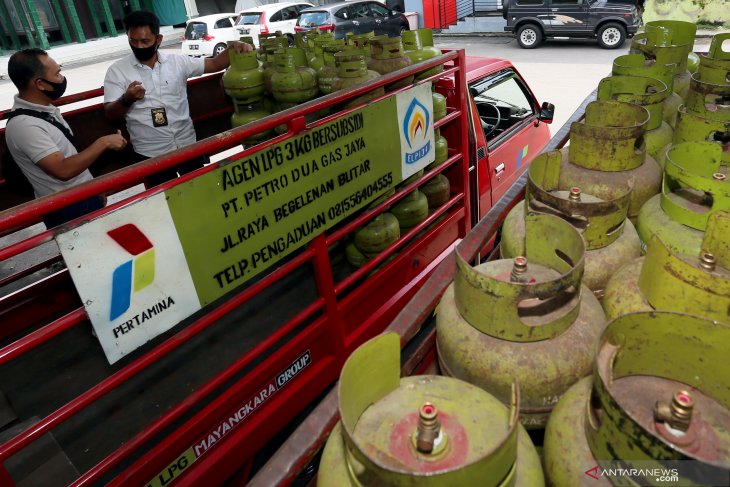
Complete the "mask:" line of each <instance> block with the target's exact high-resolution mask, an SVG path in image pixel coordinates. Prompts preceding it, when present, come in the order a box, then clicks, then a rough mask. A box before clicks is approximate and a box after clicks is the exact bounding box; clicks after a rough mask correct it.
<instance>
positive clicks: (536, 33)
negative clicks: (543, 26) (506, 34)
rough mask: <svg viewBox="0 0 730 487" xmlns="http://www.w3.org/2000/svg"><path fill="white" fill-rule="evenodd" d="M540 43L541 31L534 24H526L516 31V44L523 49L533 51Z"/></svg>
mask: <svg viewBox="0 0 730 487" xmlns="http://www.w3.org/2000/svg"><path fill="white" fill-rule="evenodd" d="M541 42H542V31H541V30H540V28H539V27H538V26H536V25H534V24H526V25H523V26H522V27H520V28H519V30H518V31H517V43H518V44H519V45H520V47H521V48H523V49H534V48H536V47H537V46H539V45H540V43H541Z"/></svg>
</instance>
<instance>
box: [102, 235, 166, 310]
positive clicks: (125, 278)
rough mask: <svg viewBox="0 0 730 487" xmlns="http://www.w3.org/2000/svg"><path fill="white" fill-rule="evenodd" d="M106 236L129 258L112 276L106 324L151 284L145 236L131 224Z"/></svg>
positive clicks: (152, 275)
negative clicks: (126, 253) (135, 294)
mask: <svg viewBox="0 0 730 487" xmlns="http://www.w3.org/2000/svg"><path fill="white" fill-rule="evenodd" d="M107 234H108V235H109V236H110V237H111V238H112V239H113V240H114V241H115V242H116V243H118V244H119V245H120V246H121V247H122V248H123V249H124V250H126V251H127V252H129V254H131V255H132V256H133V258H132V259H130V260H128V261H127V262H125V263H124V264H122V265H120V266H119V267H117V268H116V269H114V273H113V274H112V300H111V302H112V304H111V310H110V312H109V321H113V320H115V319H117V318H119V317H120V316H121V315H122V314H123V313H124V312H125V311H127V310H128V309H129V305H130V304H131V300H132V294H133V293H136V292H139V291H141V290H142V289H144V288H146V287H147V286H149V285H150V284H152V281H154V280H155V249H154V247H153V246H152V243H151V242H150V241H149V239H148V238H147V237H146V236H145V234H144V233H142V232H141V231H140V230H139V228H137V226H136V225H133V224H131V223H128V224H126V225H122V226H121V227H117V228H115V229H113V230H109V231H108V232H107Z"/></svg>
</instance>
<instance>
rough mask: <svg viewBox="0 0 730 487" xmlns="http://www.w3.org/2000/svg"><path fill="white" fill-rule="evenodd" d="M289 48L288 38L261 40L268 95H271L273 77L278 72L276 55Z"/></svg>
mask: <svg viewBox="0 0 730 487" xmlns="http://www.w3.org/2000/svg"><path fill="white" fill-rule="evenodd" d="M287 46H288V42H286V37H282V36H276V37H267V38H266V39H262V40H261V50H262V52H263V60H262V65H261V66H262V68H263V70H264V88H265V89H266V92H267V93H271V77H272V76H273V75H274V72H276V54H277V53H278V52H283V51H284V49H286V48H287Z"/></svg>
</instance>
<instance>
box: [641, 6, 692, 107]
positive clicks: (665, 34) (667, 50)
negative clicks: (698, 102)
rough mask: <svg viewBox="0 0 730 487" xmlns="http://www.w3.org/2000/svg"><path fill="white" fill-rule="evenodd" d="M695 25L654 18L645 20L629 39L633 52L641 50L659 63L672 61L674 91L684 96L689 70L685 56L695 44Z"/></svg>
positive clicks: (685, 95) (687, 87) (686, 89)
mask: <svg viewBox="0 0 730 487" xmlns="http://www.w3.org/2000/svg"><path fill="white" fill-rule="evenodd" d="M696 32H697V25H696V24H694V23H693V22H683V21H679V20H655V21H651V22H647V23H646V24H645V26H644V32H642V33H640V34H637V35H635V36H634V38H633V39H632V40H631V50H630V52H631V53H632V54H638V53H641V54H644V55H645V56H646V57H649V58H651V59H656V61H657V62H658V63H660V64H673V65H674V66H675V70H674V86H673V89H674V91H675V93H678V94H679V96H681V97H682V99H686V97H687V91H688V89H689V79H690V73H689V71H687V56H689V55H690V53H691V52H692V48H693V47H694V40H695V33H696Z"/></svg>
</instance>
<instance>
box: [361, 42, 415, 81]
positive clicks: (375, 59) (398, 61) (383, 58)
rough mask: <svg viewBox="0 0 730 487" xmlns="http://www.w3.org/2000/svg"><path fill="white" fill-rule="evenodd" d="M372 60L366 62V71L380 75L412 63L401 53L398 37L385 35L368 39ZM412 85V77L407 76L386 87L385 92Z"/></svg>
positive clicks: (401, 46)
mask: <svg viewBox="0 0 730 487" xmlns="http://www.w3.org/2000/svg"><path fill="white" fill-rule="evenodd" d="M370 51H371V52H372V58H371V59H370V60H369V61H368V69H372V70H373V71H377V72H378V73H380V74H388V73H392V72H393V71H397V70H399V69H402V68H406V67H408V66H410V65H411V64H412V63H413V62H412V61H411V58H409V57H408V56H406V54H405V52H404V51H403V42H402V41H401V39H400V37H388V36H387V35H382V36H375V37H373V38H372V39H370ZM411 84H413V76H408V77H406V78H403V79H401V80H399V81H397V82H395V83H391V84H389V85H386V87H385V90H386V91H392V90H397V89H398V88H403V87H404V86H410V85H411Z"/></svg>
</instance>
